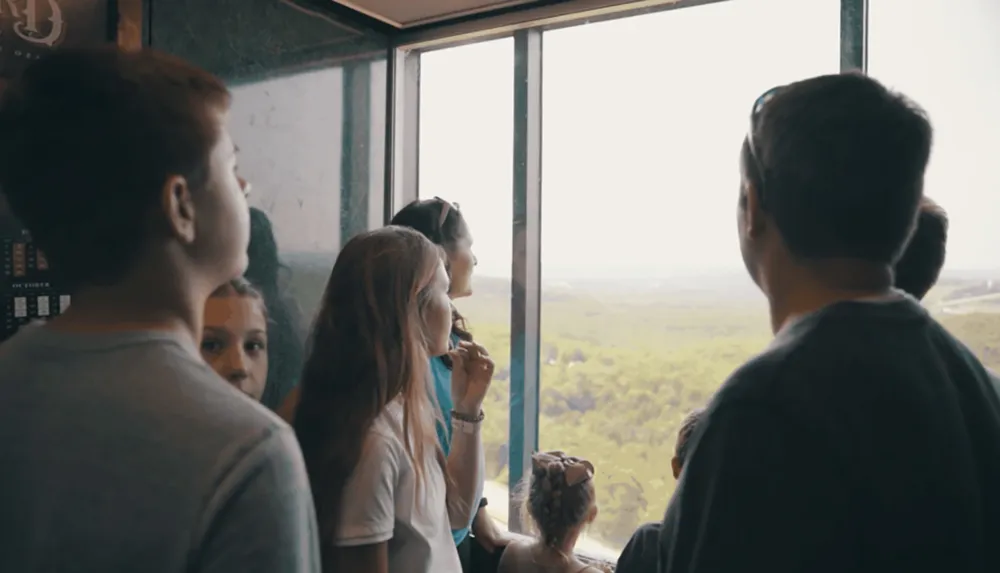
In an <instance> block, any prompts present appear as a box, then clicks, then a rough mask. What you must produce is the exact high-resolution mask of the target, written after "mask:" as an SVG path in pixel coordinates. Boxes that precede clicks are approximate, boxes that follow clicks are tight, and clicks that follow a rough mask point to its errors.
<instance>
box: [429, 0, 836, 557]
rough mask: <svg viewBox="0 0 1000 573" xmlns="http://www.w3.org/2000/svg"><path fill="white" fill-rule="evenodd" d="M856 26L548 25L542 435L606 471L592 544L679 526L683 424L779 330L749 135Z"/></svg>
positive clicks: (825, 6)
mask: <svg viewBox="0 0 1000 573" xmlns="http://www.w3.org/2000/svg"><path fill="white" fill-rule="evenodd" d="M790 22H794V25H789V23H790ZM839 22H840V2H839V1H838V0H813V1H810V2H802V1H801V0H740V1H738V2H735V1H734V2H721V3H716V4H711V5H705V6H700V7H691V8H684V9H678V10H670V11H665V12H660V13H656V14H651V15H645V16H641V17H634V18H627V19H621V20H615V21H611V22H605V23H599V24H593V25H586V26H578V27H573V28H567V29H562V30H556V31H551V32H546V33H545V35H544V38H543V47H544V51H543V66H542V69H543V70H544V74H545V75H544V81H543V89H544V91H543V113H542V117H543V120H542V121H543V124H542V133H543V136H542V141H543V154H542V161H543V166H542V173H543V188H542V224H543V228H542V279H543V285H542V289H543V290H542V311H541V312H542V318H541V320H542V326H541V330H542V332H541V334H542V348H541V361H542V366H541V390H540V391H541V407H540V409H541V411H540V416H541V419H540V431H539V439H540V444H541V447H542V449H561V450H565V451H567V452H570V453H573V454H575V455H581V456H585V457H587V458H589V459H590V460H591V461H592V462H593V463H594V465H595V466H596V469H597V487H598V502H599V504H600V514H599V517H598V520H597V522H596V523H595V524H594V525H593V527H591V529H590V532H589V539H587V540H586V541H585V542H583V543H581V544H580V545H579V547H580V548H581V549H583V550H585V551H587V550H589V551H590V552H593V553H596V554H597V555H598V556H600V557H605V558H610V559H614V558H616V557H617V555H618V553H619V552H620V550H621V548H622V546H623V545H624V544H625V542H627V541H628V539H629V537H630V536H631V535H632V533H633V532H634V531H635V529H636V527H637V526H639V525H640V524H642V523H643V522H647V521H659V520H660V519H662V517H663V512H664V509H665V507H666V504H667V502H668V500H669V499H670V496H671V494H672V492H673V489H674V480H673V478H672V477H671V473H670V459H671V457H672V456H673V452H674V444H675V441H676V436H677V430H678V427H679V425H680V422H681V420H682V419H683V417H684V416H685V415H686V414H687V413H688V412H689V411H690V410H692V409H694V408H696V407H700V406H703V405H705V404H706V403H707V401H708V400H709V398H710V397H711V395H712V394H713V393H714V391H715V390H716V388H717V387H718V386H719V385H720V384H721V383H722V382H723V381H724V380H725V378H726V377H727V376H728V375H729V374H730V373H731V372H732V370H733V369H734V368H735V367H737V366H738V365H740V364H741V363H742V362H743V361H744V360H746V359H747V358H748V357H750V356H751V355H752V354H754V353H756V352H759V351H760V350H762V349H763V348H764V346H765V345H766V344H767V342H768V341H769V340H770V338H771V333H770V327H769V321H768V318H767V307H766V301H765V299H764V297H763V295H761V294H760V293H759V292H758V291H757V289H756V287H755V286H754V285H753V283H752V282H751V281H750V279H749V278H748V277H747V275H746V273H745V271H744V267H743V262H742V259H741V257H740V253H739V247H738V242H737V238H736V223H735V210H736V199H737V192H738V188H739V172H738V169H737V158H738V155H739V149H740V143H741V141H742V138H743V136H744V135H745V134H746V130H747V126H748V122H749V113H750V108H751V106H752V104H753V102H754V100H755V99H756V98H757V97H758V96H759V95H760V94H761V93H763V92H764V91H765V90H767V89H769V88H771V87H773V86H775V85H778V84H782V83H788V82H791V81H794V80H798V79H802V78H805V77H808V76H814V75H818V74H823V73H836V72H837V71H838V70H839V67H840V25H839ZM479 117H480V116H475V117H470V118H469V119H468V120H467V121H468V122H469V123H474V122H476V121H481V120H480V119H479ZM425 125H426V123H425Z"/></svg>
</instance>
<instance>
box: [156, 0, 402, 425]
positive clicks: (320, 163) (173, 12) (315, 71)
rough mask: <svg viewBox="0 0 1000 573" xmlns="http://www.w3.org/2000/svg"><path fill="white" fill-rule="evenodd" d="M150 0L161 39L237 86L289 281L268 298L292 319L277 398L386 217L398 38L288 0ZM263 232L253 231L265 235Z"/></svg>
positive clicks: (239, 121) (278, 369)
mask: <svg viewBox="0 0 1000 573" xmlns="http://www.w3.org/2000/svg"><path fill="white" fill-rule="evenodd" d="M147 6H148V10H149V12H148V16H149V24H148V25H149V36H148V37H149V41H150V43H151V44H152V46H153V47H155V48H158V49H161V50H164V51H167V52H171V53H173V54H176V55H178V56H181V57H183V58H185V59H187V60H189V61H191V62H194V63H196V64H198V65H200V66H202V67H204V68H206V69H208V70H210V71H212V72H214V73H216V74H217V75H219V76H221V77H223V78H224V79H226V80H227V81H228V82H229V83H230V86H231V88H232V92H233V104H232V109H231V111H230V117H229V129H230V132H231V133H232V135H233V138H234V140H235V141H236V143H237V144H238V145H239V147H240V160H239V171H240V174H241V175H242V176H243V177H244V178H246V179H247V180H248V181H249V182H250V184H251V185H252V190H251V193H250V203H251V205H252V206H253V207H255V208H257V209H259V210H260V211H261V212H263V214H264V215H266V216H267V219H268V220H269V221H270V224H271V227H272V228H273V236H274V240H275V241H276V242H277V245H278V248H279V252H280V259H281V264H280V266H277V267H276V266H275V265H273V264H270V265H268V264H265V265H263V267H264V271H265V274H267V273H270V274H272V275H276V276H275V277H272V278H275V279H276V280H275V282H276V283H277V284H278V287H279V288H278V289H277V292H276V293H275V294H274V295H273V296H270V297H269V298H272V299H274V300H269V301H268V302H269V304H271V305H280V306H281V308H280V309H279V308H273V309H272V316H274V315H276V314H279V313H280V314H286V311H287V315H288V316H290V317H291V319H290V320H291V322H292V323H293V328H291V329H286V331H285V332H281V333H275V335H274V336H271V339H270V340H269V358H270V359H271V373H270V374H269V376H268V386H269V387H270V388H271V390H269V391H268V392H267V393H266V394H265V400H266V401H267V402H269V403H268V405H270V406H274V405H276V402H277V401H278V400H279V399H280V396H281V395H282V394H284V393H285V392H286V391H287V390H288V389H289V388H290V387H291V386H292V385H293V384H294V383H295V382H296V380H297V377H298V373H299V370H300V366H301V360H302V358H301V354H302V349H301V346H302V344H301V343H302V341H301V338H302V337H303V336H304V335H305V332H306V330H307V329H308V326H309V324H310V323H311V321H312V319H313V316H314V314H315V312H316V309H317V307H318V305H319V301H320V297H321V294H322V288H323V286H324V285H325V282H326V279H327V278H328V275H329V272H330V269H331V268H332V266H333V261H334V259H335V257H336V255H337V253H338V252H339V250H340V247H341V246H342V245H343V243H344V242H345V241H346V240H347V239H349V238H350V237H351V236H353V235H355V234H357V233H358V232H360V231H363V230H365V229H369V228H373V227H377V226H380V225H381V224H382V216H383V198H384V185H383V180H384V172H385V127H386V125H385V123H386V122H385V114H386V87H387V85H386V59H385V58H386V55H387V54H388V48H389V42H388V38H387V37H386V36H385V35H383V34H381V33H379V32H378V31H376V30H374V29H365V28H363V27H361V26H359V25H357V24H356V23H347V22H345V21H343V20H338V19H335V18H332V17H320V16H317V15H314V14H310V13H308V12H306V11H303V10H300V9H298V8H295V7H292V6H291V5H289V4H287V3H285V2H282V1H280V0H211V1H208V0H151V2H150V4H148V5H147ZM264 232H265V231H263V230H262V229H261V228H256V229H253V230H252V233H254V237H255V239H261V237H260V234H261V233H264ZM254 256H255V255H254V252H253V250H251V258H252V259H253V257H254ZM258 262H259V261H258ZM251 265H252V266H254V267H256V268H257V269H258V270H260V269H261V267H262V265H260V264H257V265H255V262H254V261H253V260H252V261H251ZM267 267H270V268H267ZM251 278H254V277H251ZM264 280H265V281H267V280H270V279H264ZM265 294H266V293H265ZM282 320H284V318H282ZM293 337H298V338H297V339H292V338H293Z"/></svg>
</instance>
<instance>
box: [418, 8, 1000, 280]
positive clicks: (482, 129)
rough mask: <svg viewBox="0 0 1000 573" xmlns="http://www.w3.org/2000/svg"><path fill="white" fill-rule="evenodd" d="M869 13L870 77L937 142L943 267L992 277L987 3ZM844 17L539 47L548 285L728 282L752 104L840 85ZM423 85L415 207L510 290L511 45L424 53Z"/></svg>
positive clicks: (714, 20) (750, 18) (622, 34)
mask: <svg viewBox="0 0 1000 573" xmlns="http://www.w3.org/2000/svg"><path fill="white" fill-rule="evenodd" d="M870 4H871V8H870V10H871V20H870V29H869V46H870V52H869V63H870V73H871V74H872V75H873V76H874V77H876V78H878V79H880V80H883V81H885V82H886V83H888V84H889V85H890V86H891V87H895V88H897V89H899V90H901V91H903V92H905V93H907V94H908V95H910V96H911V97H912V98H913V99H915V100H916V101H917V102H918V103H920V104H921V105H923V106H924V107H925V108H926V109H927V111H928V112H929V114H930V116H931V120H932V122H933V123H934V126H935V129H936V133H935V138H936V141H935V148H934V154H933V158H932V163H931V168H930V172H929V174H928V180H927V193H928V195H930V196H932V197H934V198H935V199H937V200H938V201H939V202H940V203H941V204H942V205H943V206H944V207H945V208H946V209H947V210H948V211H949V214H950V216H951V220H952V231H951V237H950V242H949V255H948V268H952V269H990V268H998V267H1000V253H998V252H997V249H996V248H995V247H994V245H995V244H996V243H997V239H1000V225H996V224H992V222H993V221H995V220H996V219H997V218H998V216H1000V193H998V191H1000V174H998V171H997V170H996V169H993V168H990V167H989V165H990V164H991V163H993V162H994V161H996V158H997V157H1000V104H998V103H997V102H1000V34H997V33H996V30H998V29H1000V2H997V1H996V0H871V2H870ZM946 6H947V7H948V8H947V9H946ZM839 18H840V1H839V0H730V1H728V2H722V3H718V4H712V5H708V6H701V7H695V8H685V9H680V10H673V11H667V12H662V13H658V14H652V15H647V16H641V17H635V18H628V19H622V20H617V21H612V22H603V23H598V24H591V25H584V26H577V27H573V28H567V29H564V30H557V31H552V32H546V33H545V36H544V40H543V43H544V52H543V53H544V62H543V73H544V88H543V166H542V174H543V210H542V213H543V237H542V240H543V273H544V275H545V276H546V278H558V277H559V276H561V275H562V276H604V277H607V276H613V275H614V274H615V273H618V274H620V275H622V276H629V277H642V276H669V275H671V274H673V273H679V272H690V271H727V270H731V271H740V269H741V268H742V264H741V262H740V258H739V251H738V247H737V242H736V236H735V233H736V231H735V201H736V193H737V190H738V181H739V178H738V172H737V156H738V152H739V145H740V142H741V139H742V137H743V135H744V134H745V133H746V130H747V124H748V115H749V111H750V106H751V104H752V103H753V101H754V100H755V99H756V97H757V96H758V95H760V93H761V92H763V91H765V90H766V89H768V88H770V87H772V86H774V85H777V84H782V83H787V82H790V81H794V80H798V79H801V78H804V77H808V76H813V75H818V74H824V73H834V72H836V71H837V70H838V68H839V62H840V53H839V44H840V40H839V38H840V31H839V30H840V29H839ZM421 73H422V76H421V90H422V91H421V118H420V119H421V128H420V136H421V142H420V145H421V150H420V158H421V168H420V177H421V180H420V188H421V195H424V196H433V195H439V196H441V197H444V198H446V199H450V200H453V201H456V202H458V203H459V204H460V205H461V208H462V210H463V212H464V213H465V214H466V215H467V217H468V219H469V221H470V223H471V225H472V228H473V233H474V234H475V238H476V253H477V255H478V257H479V261H480V271H481V272H482V273H483V274H485V275H499V276H505V275H509V273H510V242H511V231H510V227H511V223H510V221H511V186H512V175H511V167H512V162H513V152H512V147H513V143H512V127H511V126H512V117H513V93H512V86H513V40H511V39H503V40H497V41H493V42H489V43H485V44H475V45H469V46H463V47H458V48H452V49H447V50H441V51H437V52H431V53H427V54H424V55H423V56H422V62H421Z"/></svg>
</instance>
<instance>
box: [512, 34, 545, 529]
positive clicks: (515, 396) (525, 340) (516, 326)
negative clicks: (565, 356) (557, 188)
mask: <svg viewBox="0 0 1000 573" xmlns="http://www.w3.org/2000/svg"><path fill="white" fill-rule="evenodd" d="M513 87H514V165H513V168H514V185H513V201H514V208H513V213H514V216H513V233H512V237H513V245H512V247H513V248H512V251H511V252H512V257H511V258H512V260H511V299H510V432H509V436H510V438H509V439H510V450H509V451H510V479H509V484H510V491H511V494H513V493H514V491H515V490H516V485H517V484H518V483H519V482H520V481H521V480H522V479H523V478H525V477H526V476H527V475H528V473H527V472H529V471H530V470H531V454H532V453H533V452H534V451H535V450H536V449H537V448H538V407H539V346H540V342H541V340H540V337H541V332H540V330H541V329H540V326H541V324H540V322H541V312H540V311H541V287H542V283H541V270H542V269H541V267H542V265H541V250H542V244H541V234H542V219H541V206H542V205H541V203H542V31H541V30H538V29H529V30H521V31H518V32H517V33H516V34H515V35H514V86H513ZM509 503H510V511H509V513H508V526H509V528H510V530H511V531H518V532H520V531H522V530H523V525H524V524H522V523H521V515H520V511H519V509H518V507H516V506H517V504H516V502H515V499H514V496H513V495H511V496H510V500H509Z"/></svg>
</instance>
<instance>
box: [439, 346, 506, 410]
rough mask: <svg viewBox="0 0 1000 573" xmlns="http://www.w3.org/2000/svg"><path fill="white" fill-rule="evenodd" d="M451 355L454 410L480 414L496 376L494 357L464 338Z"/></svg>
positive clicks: (449, 353)
mask: <svg viewBox="0 0 1000 573" xmlns="http://www.w3.org/2000/svg"><path fill="white" fill-rule="evenodd" d="M448 355H449V356H450V357H451V362H452V368H451V400H452V402H453V403H454V404H455V411H456V412H458V413H460V414H464V415H466V416H478V415H479V411H480V410H481V409H482V407H483V399H484V398H486V392H487V391H488V390H489V389H490V382H491V381H492V380H493V369H494V367H495V366H494V364H493V360H492V359H491V358H490V354H489V352H487V351H486V349H485V348H483V347H482V346H480V345H479V344H476V343H475V342H467V341H465V340H463V341H461V342H459V343H458V347H457V348H455V349H453V350H451V351H450V352H448Z"/></svg>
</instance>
